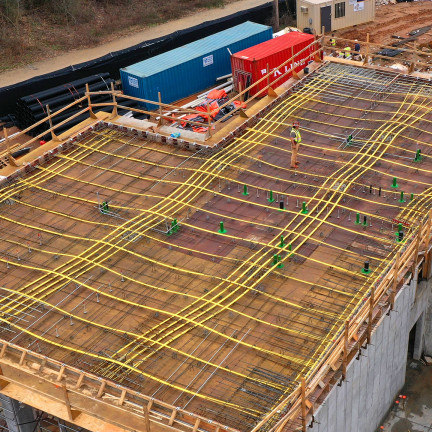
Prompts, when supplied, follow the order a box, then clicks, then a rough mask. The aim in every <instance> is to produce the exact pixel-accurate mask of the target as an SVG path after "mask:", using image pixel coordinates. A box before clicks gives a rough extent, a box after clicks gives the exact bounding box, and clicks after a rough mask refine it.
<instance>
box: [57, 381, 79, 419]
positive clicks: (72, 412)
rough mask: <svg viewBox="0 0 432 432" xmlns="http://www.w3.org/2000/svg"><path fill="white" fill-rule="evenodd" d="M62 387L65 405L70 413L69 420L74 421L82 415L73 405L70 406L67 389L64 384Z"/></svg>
mask: <svg viewBox="0 0 432 432" xmlns="http://www.w3.org/2000/svg"><path fill="white" fill-rule="evenodd" d="M61 387H62V390H63V396H64V403H65V405H66V410H67V413H68V417H69V420H70V421H74V420H75V419H76V418H77V417H78V416H79V415H80V414H81V412H80V411H77V410H73V409H72V407H71V404H70V400H69V396H68V392H67V388H66V386H65V385H64V384H63V385H62V386H61Z"/></svg>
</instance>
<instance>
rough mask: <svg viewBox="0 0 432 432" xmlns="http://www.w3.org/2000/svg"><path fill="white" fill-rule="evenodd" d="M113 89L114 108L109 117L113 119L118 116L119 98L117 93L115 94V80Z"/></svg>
mask: <svg viewBox="0 0 432 432" xmlns="http://www.w3.org/2000/svg"><path fill="white" fill-rule="evenodd" d="M111 91H112V98H113V110H112V112H111V115H110V117H109V118H110V119H113V118H116V117H117V116H118V112H117V99H116V95H115V91H114V83H113V82H111Z"/></svg>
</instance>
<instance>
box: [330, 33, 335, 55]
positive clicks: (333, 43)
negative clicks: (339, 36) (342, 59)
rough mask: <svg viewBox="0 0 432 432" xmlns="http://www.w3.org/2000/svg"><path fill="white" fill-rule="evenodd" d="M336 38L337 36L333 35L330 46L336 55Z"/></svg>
mask: <svg viewBox="0 0 432 432" xmlns="http://www.w3.org/2000/svg"><path fill="white" fill-rule="evenodd" d="M334 37H335V35H334V33H332V37H331V39H330V45H331V47H332V50H333V52H334V53H336V39H335V38H334Z"/></svg>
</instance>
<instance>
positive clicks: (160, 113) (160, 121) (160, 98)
mask: <svg viewBox="0 0 432 432" xmlns="http://www.w3.org/2000/svg"><path fill="white" fill-rule="evenodd" d="M158 100H159V121H158V124H157V126H158V127H161V126H162V96H161V94H160V92H158Z"/></svg>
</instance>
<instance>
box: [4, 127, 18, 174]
mask: <svg viewBox="0 0 432 432" xmlns="http://www.w3.org/2000/svg"><path fill="white" fill-rule="evenodd" d="M3 136H4V139H5V142H6V147H7V154H8V160H9V164H10V165H12V166H14V167H17V166H19V165H18V163H17V161H16V160H15V159H14V157H13V156H12V154H11V152H10V141H9V137H8V133H7V129H6V128H5V127H4V128H3Z"/></svg>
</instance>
